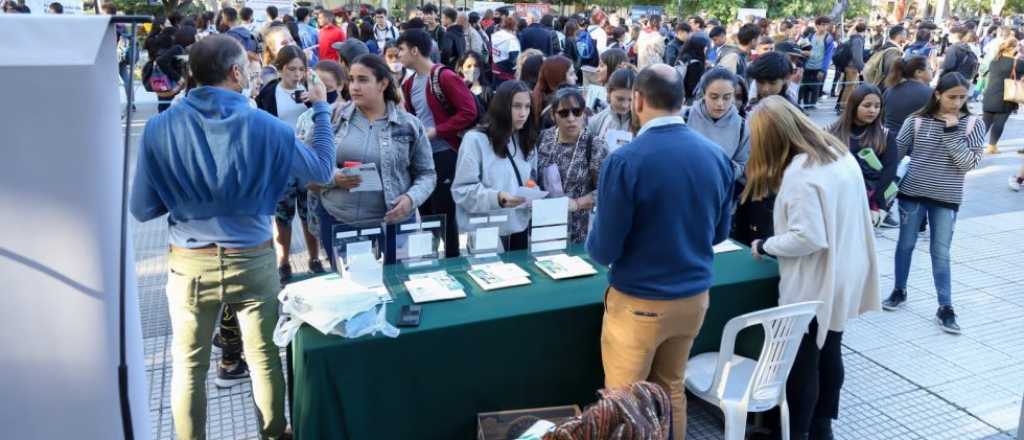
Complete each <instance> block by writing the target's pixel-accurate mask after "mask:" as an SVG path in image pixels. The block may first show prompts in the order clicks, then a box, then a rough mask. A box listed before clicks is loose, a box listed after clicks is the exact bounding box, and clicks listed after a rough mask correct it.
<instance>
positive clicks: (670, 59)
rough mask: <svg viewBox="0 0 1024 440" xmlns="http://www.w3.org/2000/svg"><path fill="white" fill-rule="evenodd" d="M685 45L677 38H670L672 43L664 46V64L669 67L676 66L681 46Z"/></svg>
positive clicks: (681, 49) (681, 51)
mask: <svg viewBox="0 0 1024 440" xmlns="http://www.w3.org/2000/svg"><path fill="white" fill-rule="evenodd" d="M684 44H686V42H685V41H682V40H680V39H678V38H672V41H671V42H669V43H668V46H665V64H668V65H670V66H675V65H676V60H678V59H679V54H681V53H683V45H684Z"/></svg>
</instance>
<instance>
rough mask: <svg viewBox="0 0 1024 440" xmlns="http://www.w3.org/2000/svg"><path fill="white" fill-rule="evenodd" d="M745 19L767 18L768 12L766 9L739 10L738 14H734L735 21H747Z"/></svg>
mask: <svg viewBox="0 0 1024 440" xmlns="http://www.w3.org/2000/svg"><path fill="white" fill-rule="evenodd" d="M747 17H765V18H767V17H768V10H767V9H758V8H740V10H739V11H738V12H736V19H737V20H740V21H747Z"/></svg>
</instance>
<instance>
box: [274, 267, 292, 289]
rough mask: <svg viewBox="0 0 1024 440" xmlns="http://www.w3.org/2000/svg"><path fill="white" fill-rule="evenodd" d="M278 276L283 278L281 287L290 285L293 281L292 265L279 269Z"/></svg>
mask: <svg viewBox="0 0 1024 440" xmlns="http://www.w3.org/2000/svg"><path fill="white" fill-rule="evenodd" d="M277 275H278V276H280V277H281V285H282V286H283V285H285V284H288V282H289V281H291V280H292V265H290V264H287V263H286V264H285V265H284V266H281V267H278V268H277Z"/></svg>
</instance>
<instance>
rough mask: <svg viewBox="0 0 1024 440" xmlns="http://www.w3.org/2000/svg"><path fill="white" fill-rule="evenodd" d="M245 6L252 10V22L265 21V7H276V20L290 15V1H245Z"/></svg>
mask: <svg viewBox="0 0 1024 440" xmlns="http://www.w3.org/2000/svg"><path fill="white" fill-rule="evenodd" d="M245 5H246V6H248V7H250V8H252V17H253V20H254V21H259V22H262V21H267V6H275V7H277V18H278V19H279V20H280V19H281V17H284V16H285V15H292V0H246V1H245Z"/></svg>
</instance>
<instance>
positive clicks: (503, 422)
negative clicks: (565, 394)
mask: <svg viewBox="0 0 1024 440" xmlns="http://www.w3.org/2000/svg"><path fill="white" fill-rule="evenodd" d="M579 415H580V407H579V406H576V405H567V406H549V407H547V408H530V409H519V410H515V411H496V412H488V413H480V414H477V416H476V423H477V440H507V439H509V437H508V431H509V428H510V427H513V425H521V424H525V426H523V427H522V429H521V430H525V429H527V428H529V427H530V426H532V425H533V422H530V420H533V421H534V422H535V421H536V420H537V419H540V420H547V421H550V422H552V423H554V424H556V425H559V424H561V423H562V422H564V421H566V420H569V419H571V418H573V417H577V416H579ZM513 438H514V437H513Z"/></svg>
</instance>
